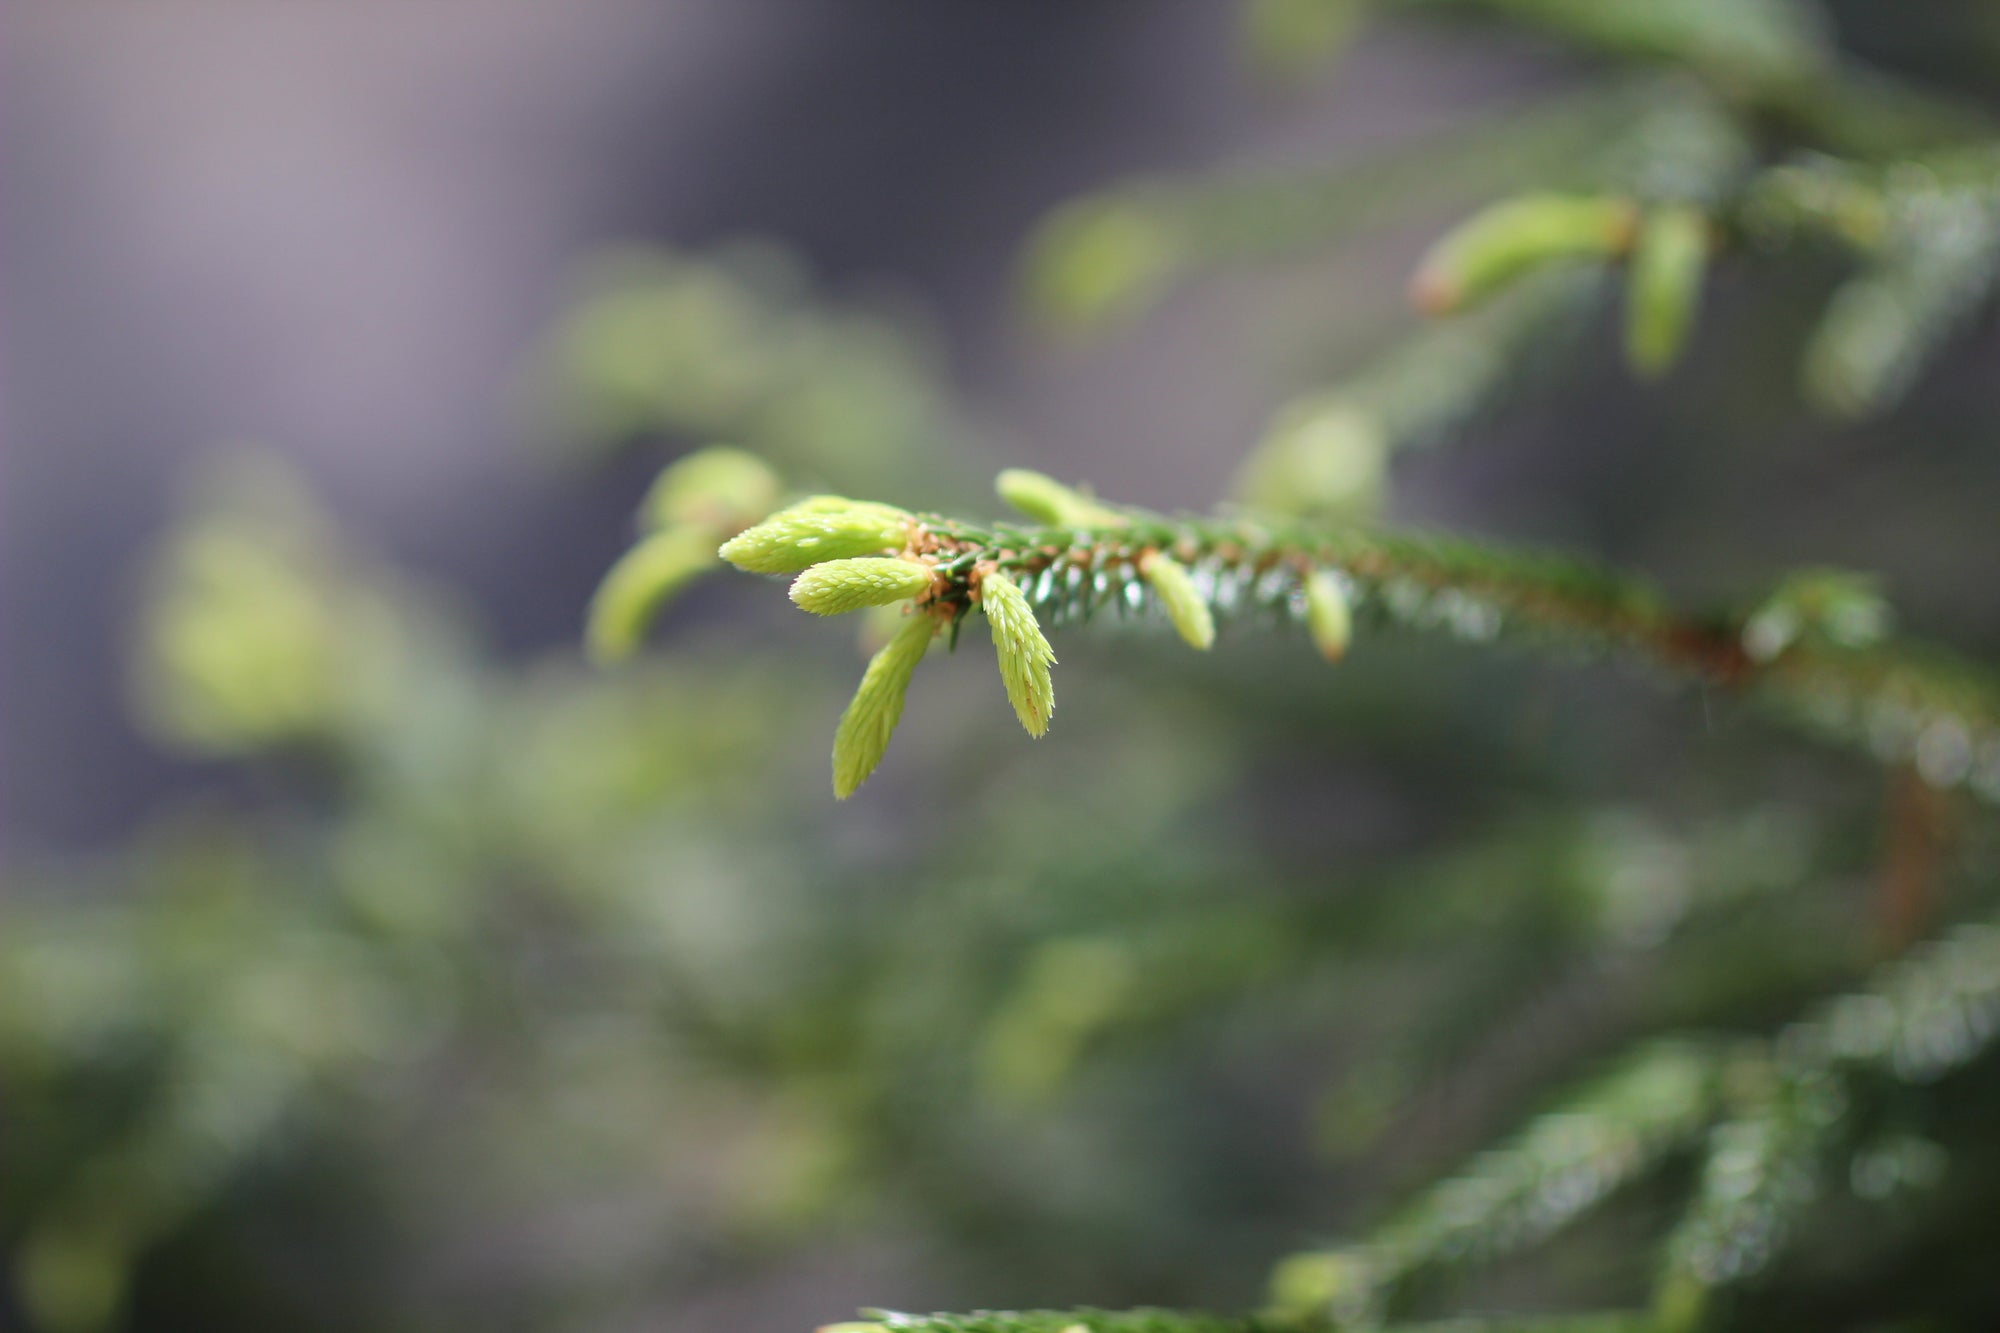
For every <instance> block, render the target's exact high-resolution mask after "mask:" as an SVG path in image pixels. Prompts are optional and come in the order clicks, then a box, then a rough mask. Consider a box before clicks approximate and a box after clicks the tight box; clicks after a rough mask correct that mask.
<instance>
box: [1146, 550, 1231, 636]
mask: <svg viewBox="0 0 2000 1333" xmlns="http://www.w3.org/2000/svg"><path fill="white" fill-rule="evenodd" d="M1139 573H1140V574H1141V575H1142V576H1144V578H1145V580H1146V582H1147V583H1148V584H1149V585H1151V587H1152V589H1153V594H1154V596H1156V597H1158V598H1159V599H1160V606H1161V608H1162V609H1163V610H1165V611H1166V613H1167V619H1168V620H1171V621H1172V622H1173V624H1174V629H1175V630H1176V631H1178V632H1179V634H1180V636H1181V638H1183V639H1185V640H1187V643H1188V646H1189V647H1192V648H1198V649H1200V650H1202V651H1203V652H1206V651H1208V649H1210V648H1212V647H1213V646H1214V645H1215V617H1214V615H1213V614H1211V613H1210V611H1209V609H1208V603H1207V601H1205V600H1204V599H1203V598H1202V595H1201V593H1200V592H1199V591H1197V590H1196V588H1195V586H1194V580H1193V578H1191V577H1189V575H1188V572H1187V568H1186V567H1185V566H1183V565H1182V564H1181V563H1180V561H1178V560H1175V559H1174V558H1173V557H1172V556H1170V555H1165V554H1163V553H1161V552H1159V551H1149V552H1147V553H1146V555H1145V557H1144V558H1143V559H1141V560H1140V561H1139Z"/></svg>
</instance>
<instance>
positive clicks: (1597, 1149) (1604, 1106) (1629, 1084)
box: [1271, 1042, 1720, 1328]
mask: <svg viewBox="0 0 2000 1333" xmlns="http://www.w3.org/2000/svg"><path fill="white" fill-rule="evenodd" d="M1719 1068H1720V1061H1719V1060H1718V1059H1717V1052H1716V1051H1715V1049H1714V1048H1712V1047H1710V1046H1705V1045H1701V1044H1698V1043H1694V1042H1669V1043H1661V1044H1659V1045H1657V1046H1654V1047H1652V1048H1649V1049H1646V1050H1642V1051H1640V1052H1638V1053H1636V1054H1635V1055H1633V1056H1631V1057H1629V1058H1628V1059H1627V1060H1626V1061H1624V1062H1623V1063H1622V1064H1621V1065H1620V1066H1619V1067H1618V1068H1616V1069H1614V1070H1613V1071H1611V1072H1610V1073H1608V1074H1606V1075H1604V1076H1602V1077H1601V1078H1599V1079H1597V1080H1596V1081H1594V1082H1593V1083H1591V1084H1590V1085H1589V1086H1587V1087H1586V1088H1584V1089H1583V1090H1582V1091H1581V1092H1580V1093H1578V1094H1577V1095H1575V1096H1572V1097H1570V1098H1568V1099H1567V1100H1565V1101H1563V1102H1561V1103H1560V1104H1558V1105H1557V1106H1556V1107H1554V1108H1553V1109H1552V1110H1550V1111H1549V1112H1547V1113H1546V1114H1544V1115H1542V1116H1541V1117H1539V1118H1537V1119H1536V1120H1534V1121H1532V1122H1531V1123H1530V1124H1529V1125H1528V1126H1527V1128H1526V1129H1524V1130H1522V1131H1521V1132H1520V1134H1518V1135H1517V1136H1516V1137H1515V1138H1514V1139H1513V1140H1512V1141H1511V1142H1509V1143H1507V1144H1506V1145H1504V1146H1502V1147H1500V1148H1498V1149H1495V1150H1493V1151H1491V1152H1487V1153H1484V1154H1482V1155H1480V1156H1479V1157H1478V1158H1476V1159H1474V1160H1473V1161H1472V1163H1471V1164H1470V1165H1469V1166H1468V1167H1467V1168H1466V1169H1465V1170H1464V1171H1463V1172H1461V1173H1459V1174H1456V1175H1454V1176H1452V1177H1450V1178H1449V1179H1447V1180H1444V1181H1442V1182H1441V1183H1439V1184H1438V1185H1436V1186H1434V1187H1432V1188H1431V1189H1430V1190H1428V1191H1426V1192H1425V1193H1424V1194H1423V1195H1421V1196H1419V1197H1418V1198H1417V1199H1416V1200H1415V1201H1414V1202H1412V1203H1411V1204H1410V1205H1409V1206H1408V1207H1406V1208H1405V1209H1404V1210H1403V1211H1402V1212H1400V1213H1398V1214H1397V1215H1396V1216H1395V1217H1394V1218H1392V1219H1391V1220H1390V1221H1389V1222H1388V1224H1387V1225H1385V1226H1383V1227H1382V1228H1380V1229H1378V1230H1376V1231H1375V1232H1374V1233H1372V1234H1371V1235H1370V1236H1369V1237H1368V1239H1367V1240H1366V1241H1365V1242H1363V1243H1362V1244H1360V1245H1357V1246H1353V1247H1348V1248H1343V1249H1337V1250H1328V1251H1322V1252H1314V1253H1305V1254H1299V1255H1294V1256H1292V1257H1291V1258H1289V1259H1287V1260H1285V1261H1284V1262H1283V1263H1281V1264H1280V1265H1279V1266H1278V1268H1277V1270H1276V1272H1275V1273H1274V1274H1273V1276H1272V1282H1271V1287H1272V1300H1273V1303H1274V1307H1275V1308H1276V1309H1278V1310H1279V1311H1281V1312H1284V1313H1286V1314H1289V1315H1291V1316H1293V1317H1295V1318H1299V1319H1305V1318H1308V1317H1311V1316H1313V1315H1316V1314H1317V1315H1320V1316H1322V1317H1325V1316H1330V1317H1331V1318H1332V1319H1333V1321H1334V1322H1335V1324H1336V1325H1337V1326H1339V1327H1343V1328H1346V1327H1365V1328H1376V1327H1379V1326H1380V1324H1381V1321H1382V1319H1383V1318H1384V1317H1385V1315H1387V1313H1388V1312H1389V1310H1390V1308H1391V1304H1392V1302H1393V1300H1394V1298H1395V1295H1396V1293H1397V1291H1398V1290H1399V1288H1400V1287H1401V1286H1402V1285H1403V1284H1404V1283H1406V1282H1407V1281H1409V1279H1411V1278H1412V1277H1414V1276H1416V1275H1418V1274H1419V1273H1421V1272H1423V1271H1425V1270H1427V1269H1431V1268H1434V1267H1437V1266H1440V1265H1444V1264H1463V1263H1476V1262H1483V1261H1486V1260H1490V1259H1493V1258H1497V1257H1499V1256H1501V1255H1503V1254H1507V1253H1510V1252H1513V1251H1517V1250H1520V1249H1524V1248H1526V1247H1529V1246H1532V1245H1534V1244H1537V1243H1539V1242H1540V1241H1542V1240H1545V1239H1546V1238H1548V1237H1549V1236H1550V1235H1552V1234H1554V1233H1555V1232H1556V1231H1558V1230H1560V1229H1561V1228H1563V1227H1564V1226H1567V1225H1568V1224H1569V1223H1570V1222H1572V1221H1574V1220H1575V1219H1576V1218H1577V1217H1579V1216H1581V1215H1582V1214H1584V1213H1585V1212H1587V1211H1589V1210H1590V1209H1592V1208H1594V1207H1596V1206H1597V1205H1598V1204H1599V1203H1602V1202H1603V1201H1604V1200H1605V1199H1607V1198H1608V1197H1610V1196H1611V1195H1612V1194H1613V1193H1615V1192H1616V1191H1618V1190H1619V1189H1621V1188H1623V1187H1624V1186H1626V1185H1627V1184H1629V1183H1631V1182H1632V1181H1634V1180H1637V1179H1639V1178H1640V1177H1642V1176H1644V1175H1646V1174H1647V1173H1649V1172H1650V1171H1652V1170H1653V1169H1654V1168H1655V1167H1656V1166H1658V1165H1659V1163H1660V1162H1661V1161H1662V1160H1663V1159H1664V1158H1665V1157H1667V1155H1668V1154H1670V1153H1672V1152H1674V1151H1675V1150H1677V1149H1680V1148H1682V1147H1684V1146H1685V1145H1687V1144H1688V1143H1690V1142H1691V1141H1692V1140H1693V1139H1694V1138H1695V1137H1696V1136H1698V1135H1699V1134H1700V1133H1701V1131H1702V1130H1703V1129H1705V1128H1706V1127H1707V1126H1708V1124H1709V1122H1710V1120H1711V1118H1712V1115H1713V1107H1714V1104H1715V1101H1716V1085H1717V1075H1718V1072H1719Z"/></svg>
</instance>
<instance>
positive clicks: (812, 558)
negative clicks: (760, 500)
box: [719, 495, 910, 574]
mask: <svg viewBox="0 0 2000 1333" xmlns="http://www.w3.org/2000/svg"><path fill="white" fill-rule="evenodd" d="M909 525H910V515H909V514H907V513H905V512H904V511H902V510H900V509H898V508H896V507H895V506H894V505H885V504H872V503H869V502H867V501H862V500H848V499H843V498H842V497H840V496H836V495H817V496H814V497H812V498H811V499H809V500H804V501H801V502H800V503H798V504H795V505H793V506H791V507H790V508H789V509H784V510H780V511H779V512H778V513H775V514H773V515H771V516H770V517H769V518H767V519H765V520H764V521H763V522H762V523H759V524H758V525H757V526H755V527H753V528H746V529H745V530H744V531H742V532H740V533H738V534H737V535H736V536H734V537H732V538H730V539H729V540H728V541H726V542H724V543H723V544H722V549H721V551H720V552H719V554H720V555H721V556H722V558H723V559H724V560H727V561H728V562H729V563H730V564H732V565H734V566H736V567H737V568H738V569H741V570H746V571H748V572H749V573H752V574H796V573H798V572H799V571H800V570H802V569H806V568H809V567H810V566H813V565H817V564H822V563H824V562H825V561H828V560H843V559H847V558H849V557H852V556H861V555H888V554H891V553H893V552H896V551H899V550H901V549H902V548H903V546H904V544H905V543H906V542H908V540H909Z"/></svg>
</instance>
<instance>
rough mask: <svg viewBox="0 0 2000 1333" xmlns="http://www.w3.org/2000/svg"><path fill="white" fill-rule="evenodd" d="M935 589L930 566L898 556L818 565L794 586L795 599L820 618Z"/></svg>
mask: <svg viewBox="0 0 2000 1333" xmlns="http://www.w3.org/2000/svg"><path fill="white" fill-rule="evenodd" d="M930 586H931V569H930V566H929V565H926V564H923V563H922V562H920V561H916V560H904V559H901V558H899V557H896V556H879V555H862V556H854V557H851V558H849V559H846V560H828V561H825V562H824V563H822V564H817V565H814V566H813V567H812V568H811V569H808V570H807V571H806V572H805V573H803V574H801V575H799V576H798V578H797V579H795V580H794V581H793V583H792V593H791V596H792V600H793V601H794V602H796V603H798V605H799V606H800V607H801V608H802V609H804V610H807V611H810V612H812V613H813V614H814V615H816V616H837V615H840V614H842V613H844V612H847V611H859V610H860V609H861V608H862V607H864V606H890V605H893V604H894V603H896V602H907V601H909V600H910V599H911V598H912V597H917V596H919V595H921V594H922V593H924V592H925V591H926V590H927V589H929V587H930Z"/></svg>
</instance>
